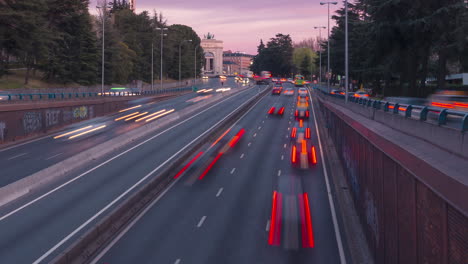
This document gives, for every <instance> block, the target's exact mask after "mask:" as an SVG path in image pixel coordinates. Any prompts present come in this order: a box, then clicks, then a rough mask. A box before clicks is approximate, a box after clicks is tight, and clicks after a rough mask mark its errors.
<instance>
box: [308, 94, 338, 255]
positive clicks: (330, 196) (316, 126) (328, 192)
mask: <svg viewBox="0 0 468 264" xmlns="http://www.w3.org/2000/svg"><path fill="white" fill-rule="evenodd" d="M307 92H308V93H309V98H310V100H311V102H310V103H311V105H312V113H313V114H314V123H315V130H316V132H317V137H318V143H319V147H320V159H321V161H322V168H323V173H324V175H325V184H326V186H327V194H328V202H329V203H330V211H331V214H332V220H333V226H334V227H335V238H336V243H337V244H338V252H339V253H340V262H341V263H342V264H346V258H345V254H344V250H343V242H342V239H341V233H340V227H339V226H338V220H337V217H336V211H335V203H334V202H333V196H332V193H331V189H330V181H329V177H328V172H327V167H326V166H325V159H324V158H323V150H322V140H321V137H320V132H319V129H318V125H317V117H316V116H315V106H314V104H313V103H312V96H311V94H310V91H309V90H307Z"/></svg>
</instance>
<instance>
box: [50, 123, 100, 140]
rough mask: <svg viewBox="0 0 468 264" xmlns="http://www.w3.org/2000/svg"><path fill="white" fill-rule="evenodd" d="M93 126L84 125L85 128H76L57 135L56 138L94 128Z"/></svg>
mask: <svg viewBox="0 0 468 264" xmlns="http://www.w3.org/2000/svg"><path fill="white" fill-rule="evenodd" d="M92 127H93V126H87V127H83V128H80V129H76V130H73V131H71V132H68V133H65V134H61V135H58V136H55V137H54V139H57V138H61V137H65V136H68V135H70V134H74V133H76V132H80V131H83V130H85V129H88V128H92Z"/></svg>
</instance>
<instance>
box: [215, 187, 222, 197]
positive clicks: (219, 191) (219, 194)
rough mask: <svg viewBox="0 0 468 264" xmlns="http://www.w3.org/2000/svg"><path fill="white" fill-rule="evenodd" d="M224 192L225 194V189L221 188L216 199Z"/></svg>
mask: <svg viewBox="0 0 468 264" xmlns="http://www.w3.org/2000/svg"><path fill="white" fill-rule="evenodd" d="M222 192H223V188H219V190H218V193H217V194H216V197H219V196H220V195H221V193H222Z"/></svg>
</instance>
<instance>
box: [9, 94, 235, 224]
mask: <svg viewBox="0 0 468 264" xmlns="http://www.w3.org/2000/svg"><path fill="white" fill-rule="evenodd" d="M241 93H242V92H241ZM239 94H240V93H239ZM239 94H237V95H239ZM230 98H233V97H229V98H226V99H224V100H222V101H220V102H218V103H216V104H214V105H212V106H211V107H209V108H207V109H205V110H203V111H201V112H200V113H198V114H196V115H194V116H191V117H190V118H188V119H186V120H184V121H182V122H180V123H178V124H175V125H173V126H171V127H169V128H167V129H166V130H164V131H162V132H160V133H158V134H156V135H154V136H152V137H151V138H149V139H147V140H145V141H143V142H141V143H139V144H137V145H135V146H133V147H131V148H129V149H127V150H125V151H123V152H121V153H120V154H118V155H115V156H114V157H112V158H110V159H108V160H106V161H104V162H103V163H101V164H99V165H97V166H96V167H94V168H91V169H89V170H87V171H86V172H84V173H82V174H80V175H78V176H76V177H75V178H73V179H71V180H69V181H67V182H65V183H63V184H62V185H60V186H58V187H56V188H54V189H52V190H50V191H49V192H47V193H45V194H43V195H41V196H39V197H37V198H36V199H34V200H32V201H30V202H28V203H26V204H24V205H22V206H20V207H18V208H17V209H15V210H13V211H11V212H10V213H8V214H6V215H4V216H2V217H0V221H2V220H5V219H6V218H8V217H9V216H11V215H13V214H15V213H17V212H19V211H21V210H23V209H24V208H26V207H28V206H30V205H32V204H34V203H36V202H37V201H39V200H42V199H43V198H44V197H47V196H49V195H50V194H52V193H54V192H56V191H58V190H60V189H62V188H63V187H65V186H67V185H68V184H70V183H72V182H74V181H76V180H78V179H79V178H81V177H83V176H85V175H86V174H88V173H90V172H93V171H95V170H96V169H98V168H100V167H102V166H104V165H106V164H107V163H109V162H111V161H113V160H115V159H117V158H118V157H120V156H122V155H125V154H126V153H128V152H130V151H132V150H134V149H136V148H138V147H140V146H141V145H143V144H146V143H147V142H149V141H151V140H153V139H155V138H157V137H159V136H160V135H162V134H164V133H166V132H168V131H170V130H171V129H173V128H175V127H177V126H180V125H181V124H183V123H185V122H187V121H189V120H191V119H192V118H195V117H196V116H198V115H200V114H202V113H204V112H206V111H208V110H209V109H211V108H213V107H215V106H217V105H218V104H220V103H222V102H224V101H226V100H229V99H230ZM240 107H241V106H240ZM240 107H238V108H237V109H239V108H240ZM237 109H236V110H237ZM234 111H235V110H234ZM224 119H226V118H223V119H222V120H221V121H223V120H224ZM218 123H219V122H218ZM205 133H206V132H205ZM198 138H200V136H199V137H198Z"/></svg>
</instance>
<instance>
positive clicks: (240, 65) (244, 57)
mask: <svg viewBox="0 0 468 264" xmlns="http://www.w3.org/2000/svg"><path fill="white" fill-rule="evenodd" d="M253 58H254V55H250V54H246V53H245V52H239V51H237V52H232V51H230V50H228V51H225V52H223V71H224V72H225V73H226V74H228V75H232V74H243V75H245V74H246V72H248V71H250V65H251V64H252V61H253Z"/></svg>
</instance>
